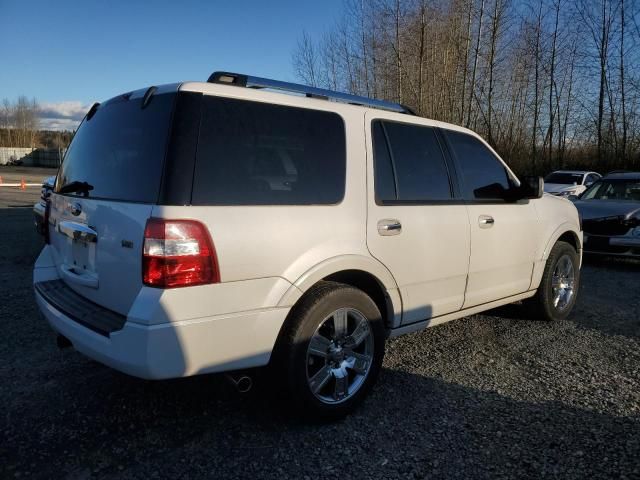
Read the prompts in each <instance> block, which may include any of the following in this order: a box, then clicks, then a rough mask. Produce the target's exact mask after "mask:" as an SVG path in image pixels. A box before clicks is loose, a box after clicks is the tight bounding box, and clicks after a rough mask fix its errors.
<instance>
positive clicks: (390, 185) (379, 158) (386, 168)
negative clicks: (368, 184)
mask: <svg viewBox="0 0 640 480" xmlns="http://www.w3.org/2000/svg"><path fill="white" fill-rule="evenodd" d="M371 130H372V132H373V163H374V167H373V169H374V172H375V173H374V189H375V192H376V201H377V202H381V201H382V202H384V201H388V200H396V198H397V197H396V185H395V176H394V174H393V165H392V164H391V156H390V155H389V147H388V145H387V140H386V136H385V133H384V129H383V128H382V122H380V121H375V122H373V124H372V126H371Z"/></svg>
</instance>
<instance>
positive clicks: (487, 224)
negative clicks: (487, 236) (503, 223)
mask: <svg viewBox="0 0 640 480" xmlns="http://www.w3.org/2000/svg"><path fill="white" fill-rule="evenodd" d="M478 223H479V224H480V228H491V227H492V226H493V224H494V223H495V220H494V219H493V217H492V216H491V215H480V216H479V217H478Z"/></svg>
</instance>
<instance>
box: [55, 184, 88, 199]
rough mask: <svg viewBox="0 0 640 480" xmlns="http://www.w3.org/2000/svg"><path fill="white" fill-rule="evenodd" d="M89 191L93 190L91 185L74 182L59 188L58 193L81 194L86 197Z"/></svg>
mask: <svg viewBox="0 0 640 480" xmlns="http://www.w3.org/2000/svg"><path fill="white" fill-rule="evenodd" d="M91 190H93V185H90V184H88V183H87V182H78V181H77V180H76V181H73V182H70V183H65V184H64V185H63V186H61V187H60V189H59V190H58V193H82V194H83V195H84V196H85V197H86V196H88V195H89V192H90V191H91Z"/></svg>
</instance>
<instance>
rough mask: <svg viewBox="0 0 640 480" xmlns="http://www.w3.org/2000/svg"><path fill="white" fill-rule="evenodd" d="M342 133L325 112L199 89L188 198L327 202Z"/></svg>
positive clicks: (342, 149)
mask: <svg viewBox="0 0 640 480" xmlns="http://www.w3.org/2000/svg"><path fill="white" fill-rule="evenodd" d="M345 179H346V140H345V128H344V122H343V120H342V118H341V117H340V116H339V115H337V114H335V113H332V112H323V111H319V110H309V109H305V108H295V107H286V106H282V105H273V104H268V103H259V102H251V101H247V100H235V99H229V98H220V97H212V96H206V95H205V96H204V99H203V106H202V120H201V124H200V136H199V140H198V151H197V154H196V166H195V174H194V180H193V194H192V202H191V203H192V204H193V205H330V204H336V203H339V202H340V201H341V200H342V198H343V197H344V191H345Z"/></svg>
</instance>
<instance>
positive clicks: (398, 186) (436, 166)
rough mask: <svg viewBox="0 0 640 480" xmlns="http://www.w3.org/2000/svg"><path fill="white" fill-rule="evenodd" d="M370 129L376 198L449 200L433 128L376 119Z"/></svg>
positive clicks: (442, 158)
mask: <svg viewBox="0 0 640 480" xmlns="http://www.w3.org/2000/svg"><path fill="white" fill-rule="evenodd" d="M372 132H373V144H374V168H375V176H374V178H375V191H376V200H378V201H380V200H382V201H385V200H387V201H388V200H401V201H415V202H420V201H431V200H449V199H451V187H450V185H449V175H448V172H447V165H446V162H445V159H444V155H443V153H442V149H441V148H440V144H439V143H438V138H437V137H436V132H435V129H434V128H431V127H423V126H419V125H410V124H406V123H398V122H382V121H380V120H376V121H374V122H373V124H372ZM385 132H386V135H385ZM387 139H388V142H389V143H388V147H387V145H386V140H387Z"/></svg>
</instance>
